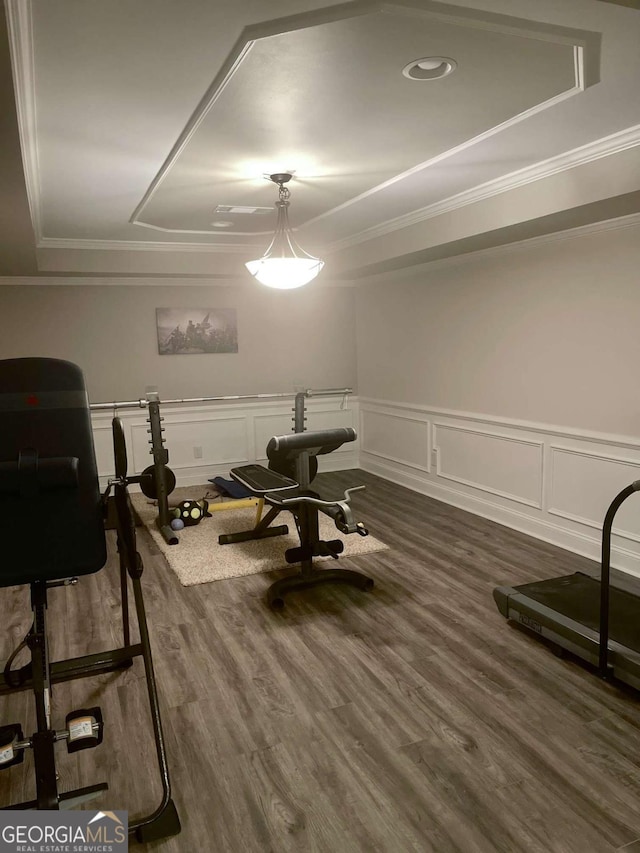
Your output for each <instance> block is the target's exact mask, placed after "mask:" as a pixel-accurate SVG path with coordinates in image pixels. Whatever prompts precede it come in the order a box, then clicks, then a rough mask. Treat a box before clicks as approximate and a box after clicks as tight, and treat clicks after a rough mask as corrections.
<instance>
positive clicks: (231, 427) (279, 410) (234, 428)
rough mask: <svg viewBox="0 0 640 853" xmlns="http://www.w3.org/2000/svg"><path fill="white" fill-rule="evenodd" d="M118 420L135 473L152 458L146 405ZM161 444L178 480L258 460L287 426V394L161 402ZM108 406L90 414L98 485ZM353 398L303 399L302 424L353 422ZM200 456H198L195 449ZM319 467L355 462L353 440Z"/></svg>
mask: <svg viewBox="0 0 640 853" xmlns="http://www.w3.org/2000/svg"><path fill="white" fill-rule="evenodd" d="M118 416H119V417H120V419H121V420H122V424H123V428H124V434H125V440H126V442H127V454H128V459H129V472H130V473H140V472H141V471H143V470H144V469H145V468H146V467H147V466H149V465H151V464H153V457H152V456H151V453H150V444H149V438H150V435H149V433H148V432H147V430H148V429H149V424H148V423H147V412H146V409H122V410H121V411H119V412H118ZM162 417H163V419H164V420H163V422H162V426H163V428H164V439H165V446H166V448H167V450H168V451H169V467H170V468H171V469H172V470H173V472H174V473H175V475H176V480H177V483H178V485H185V486H188V485H195V484H201V483H205V482H206V481H207V480H208V479H210V478H212V477H216V476H222V477H226V476H228V473H229V468H231V467H233V466H234V465H243V464H245V463H249V462H256V461H260V462H262V461H264V459H265V458H266V455H265V449H266V446H267V442H268V441H269V439H270V438H271V436H273V435H284V434H287V433H290V432H292V430H293V421H292V418H293V397H292V398H291V400H290V401H289V400H283V401H282V402H280V401H278V402H277V403H273V402H268V403H266V402H259V401H256V402H255V403H238V404H228V403H227V404H222V405H221V404H215V403H209V404H204V403H203V404H198V405H187V404H185V405H181V406H169V405H167V406H164V407H162ZM111 418H112V412H99V413H93V414H92V423H93V433H94V441H95V446H96V455H97V461H98V471H99V474H100V481H101V485H102V486H103V487H104V486H105V485H106V481H107V480H108V478H109V477H112V476H113V471H114V464H113V441H112V434H111ZM357 423H358V402H357V399H355V398H353V397H349V398H348V401H347V403H346V405H344V406H343V402H342V398H341V397H339V396H336V397H318V398H316V399H309V400H307V422H306V425H307V428H308V429H325V428H326V429H330V428H332V427H341V426H356V425H357ZM200 451H201V452H202V456H198V455H197V454H198V453H199V452H200ZM319 461H320V466H319V467H320V470H321V471H338V470H343V469H347V468H356V467H357V466H358V442H357V441H355V442H351V443H349V444H346V445H343V447H342V448H340V450H338V451H335V452H334V453H330V454H327V455H326V456H322V457H320V459H319Z"/></svg>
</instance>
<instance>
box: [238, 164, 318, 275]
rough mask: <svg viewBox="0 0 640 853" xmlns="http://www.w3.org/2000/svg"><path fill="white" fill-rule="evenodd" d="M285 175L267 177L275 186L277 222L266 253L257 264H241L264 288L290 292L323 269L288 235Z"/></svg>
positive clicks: (286, 179) (287, 199)
mask: <svg viewBox="0 0 640 853" xmlns="http://www.w3.org/2000/svg"><path fill="white" fill-rule="evenodd" d="M291 177H292V176H291V175H290V174H289V173H288V172H278V173H276V174H275V175H269V180H271V181H273V182H274V184H277V185H278V201H277V202H276V208H277V209H278V219H277V222H276V232H275V234H274V235H273V240H272V241H271V243H270V244H269V247H268V248H267V251H266V252H265V253H264V255H263V256H262V257H261V258H260V259H259V260H257V261H247V263H246V264H245V266H246V268H247V269H248V270H249V272H250V273H251V275H252V276H253V277H254V278H256V279H257V280H258V281H259V282H260V283H261V284H264V285H266V286H267V287H276V288H279V289H280V290H290V289H292V288H294V287H302V286H303V285H304V284H308V283H309V282H310V281H312V280H313V279H314V278H315V277H316V276H317V275H318V273H319V272H320V270H321V269H322V267H323V266H324V261H321V260H320V258H314V257H313V255H310V254H308V253H307V252H305V251H304V249H301V248H300V246H298V244H297V243H296V241H295V240H294V238H293V234H292V233H291V226H290V225H289V213H288V208H289V197H290V195H291V193H290V192H289V190H288V189H287V187H285V184H286V183H288V182H289V181H290V180H291Z"/></svg>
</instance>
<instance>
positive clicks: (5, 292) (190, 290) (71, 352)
mask: <svg viewBox="0 0 640 853" xmlns="http://www.w3.org/2000/svg"><path fill="white" fill-rule="evenodd" d="M33 282H34V279H30V280H29V283H25V284H24V285H18V286H13V285H6V286H0V325H1V332H0V358H18V357H24V356H49V357H54V358H63V359H68V360H70V361H74V362H76V363H77V364H79V365H80V366H81V367H82V369H83V370H84V372H85V376H86V379H87V385H88V388H89V395H90V398H91V400H92V402H101V401H110V400H116V399H117V400H123V399H126V400H128V399H137V398H138V397H140V396H144V393H145V388H146V386H148V385H156V386H158V389H159V391H160V395H161V397H164V398H165V399H166V398H170V397H189V396H217V395H223V394H254V393H269V392H279V391H289V390H293V389H294V387H295V386H303V387H311V388H314V387H315V388H319V387H336V386H341V387H343V386H351V387H354V388H355V384H356V345H355V336H354V326H355V318H354V301H355V300H354V293H355V291H354V290H352V289H350V288H337V287H336V288H333V287H318V286H316V287H311V288H308V289H302V290H299V291H287V292H279V291H273V290H268V289H266V288H258V287H257V286H255V285H254V284H253V283H250V284H248V285H247V286H234V287H190V286H180V287H169V286H167V287H164V286H162V287H156V286H149V285H148V286H131V285H127V286H119V285H95V286H93V285H76V286H74V285H62V286H57V285H55V284H47V285H44V286H43V285H40V284H34V283H33ZM156 307H158V308H163V307H198V308H199V307H202V308H216V307H235V308H237V316H238V334H239V352H238V353H237V354H216V355H178V356H170V355H165V356H160V355H158V347H157V338H156V325H155V309H156Z"/></svg>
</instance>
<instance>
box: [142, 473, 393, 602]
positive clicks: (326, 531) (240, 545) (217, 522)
mask: <svg viewBox="0 0 640 853" xmlns="http://www.w3.org/2000/svg"><path fill="white" fill-rule="evenodd" d="M205 492H206V487H204V486H199V487H198V486H195V487H182V488H179V489H176V490H175V491H174V492H173V493H172V494H171V497H170V502H171V503H172V504H177V503H179V502H180V501H182V500H187V499H192V500H199V499H200V498H201V497H203V496H204V495H205ZM131 500H132V503H133V506H134V507H135V510H136V512H137V513H138V515H139V516H140V520H141V522H142V523H143V524H144V526H145V527H146V528H147V529H148V531H149V532H150V534H151V536H152V537H153V539H154V541H155V543H156V544H157V546H158V548H159V549H160V550H161V551H162V553H163V554H164V556H165V557H166V559H167V562H168V563H169V566H170V567H171V569H173V571H174V572H175V573H176V575H177V576H178V578H179V579H180V583H181V584H182V585H183V586H195V585H197V584H201V583H211V582H212V581H219V580H224V579H226V578H238V577H242V576H244V575H254V574H258V573H260V572H271V571H273V570H274V569H283V568H287V567H288V566H287V562H286V560H285V558H284V552H285V551H286V549H287V548H293V547H296V546H297V545H299V544H300V540H299V539H298V534H297V531H296V525H295V521H294V520H293V516H292V515H291V513H289V512H281V513H280V515H279V516H278V517H277V518H276V520H275V522H274V524H275V525H278V524H286V525H287V526H288V528H289V534H288V535H287V536H274V537H272V538H270V539H259V540H255V541H253V542H237V543H234V544H233V545H219V544H218V535H219V534H220V533H235V532H236V531H239V530H249V529H250V528H252V527H253V526H254V523H255V517H256V510H255V508H249V509H247V508H244V509H229V510H225V511H222V512H214V513H213V515H212V517H211V518H203V519H202V521H201V522H200V523H199V524H196V525H194V526H192V527H185V528H184V529H183V530H179V531H177V533H178V536H179V538H180V542H179V543H178V544H177V545H168V544H167V543H166V542H165V541H164V539H163V538H162V535H161V534H160V531H159V530H158V529H157V527H156V524H155V520H156V516H157V514H158V513H157V508H156V507H155V506H154V505H153V504H152V503H151V502H150V501H149V499H148V498H146V497H145V496H144V495H143V494H132V495H131ZM216 502H217V501H212V503H216ZM267 511H268V507H267V506H265V510H264V513H263V514H266V512H267ZM320 538H321V539H326V540H331V539H341V540H342V541H343V542H344V551H343V552H342V554H341V557H354V556H357V555H360V554H368V553H370V552H372V551H382V550H385V549H387V548H388V547H389V546H388V545H385V544H384V543H383V542H380V540H379V539H375V538H374V537H373V536H371V535H369V536H358V534H357V533H352V534H350V535H348V536H345V535H343V534H342V533H340V531H339V530H338V529H337V528H336V526H335V524H334V523H333V521H331V519H330V518H327V516H324V515H322V514H320ZM316 559H317V560H329V559H331V558H330V557H317V558H316ZM291 568H292V569H293V568H295V567H294V566H291Z"/></svg>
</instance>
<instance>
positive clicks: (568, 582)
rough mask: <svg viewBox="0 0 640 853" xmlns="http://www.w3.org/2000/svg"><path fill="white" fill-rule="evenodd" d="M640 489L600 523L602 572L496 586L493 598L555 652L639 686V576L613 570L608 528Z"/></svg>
mask: <svg viewBox="0 0 640 853" xmlns="http://www.w3.org/2000/svg"><path fill="white" fill-rule="evenodd" d="M637 491H640V480H636V481H635V482H634V483H631V485H629V486H627V487H626V488H625V489H623V490H622V491H621V492H620V493H619V494H618V495H616V497H615V498H614V499H613V501H612V502H611V504H610V506H609V508H608V510H607V513H606V515H605V519H604V523H603V526H602V554H601V565H600V574H599V576H597V574H594V575H589V574H586V573H584V572H575V573H574V574H572V575H564V576H562V577H558V578H551V579H550V580H544V581H536V582H534V583H527V584H522V585H520V586H516V587H508V586H500V587H497V588H496V589H494V591H493V597H494V599H495V602H496V604H497V606H498V610H499V611H500V613H501V614H502V615H503V616H504V617H506V618H507V619H508V620H510V621H511V622H513V623H515V624H517V625H519V626H521V627H522V628H524V629H525V630H526V631H527V632H529V633H531V634H533V635H535V636H537V637H540V638H542V639H544V640H546V641H547V642H548V643H549V644H551V646H552V647H553V648H554V650H555V651H556V652H557V653H562V652H563V651H568V652H570V653H572V654H573V655H575V656H576V657H578V658H580V659H581V660H582V661H585V662H586V663H587V664H591V665H592V666H594V667H597V671H598V673H599V675H600V676H601V677H602V678H607V679H608V678H615V679H618V680H619V681H623V682H625V683H626V684H629V685H630V686H632V687H634V688H636V689H640V618H639V617H640V581H639V580H638V579H636V578H633V577H630V576H629V575H625V574H624V573H622V572H616V573H615V576H614V577H613V578H612V572H611V530H612V527H613V520H614V518H615V515H616V513H617V511H618V509H619V508H620V506H621V505H622V504H623V503H624V501H626V500H627V498H629V497H630V496H631V495H632V494H634V493H635V492H637Z"/></svg>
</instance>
